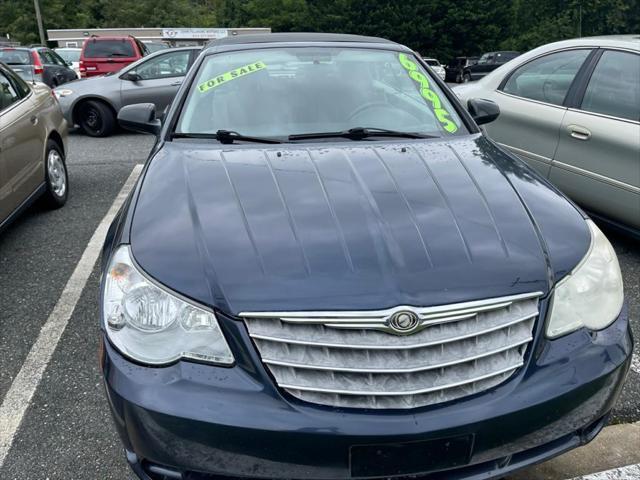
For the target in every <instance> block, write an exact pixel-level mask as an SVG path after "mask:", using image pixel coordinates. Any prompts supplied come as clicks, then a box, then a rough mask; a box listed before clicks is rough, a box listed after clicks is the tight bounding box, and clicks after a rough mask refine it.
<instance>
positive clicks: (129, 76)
mask: <svg viewBox="0 0 640 480" xmlns="http://www.w3.org/2000/svg"><path fill="white" fill-rule="evenodd" d="M120 78H121V79H122V80H128V81H130V82H139V81H140V80H142V77H141V76H140V75H138V74H137V73H136V72H127V73H124V74H123V75H122V76H121V77H120Z"/></svg>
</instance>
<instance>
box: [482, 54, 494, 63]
mask: <svg viewBox="0 0 640 480" xmlns="http://www.w3.org/2000/svg"><path fill="white" fill-rule="evenodd" d="M495 58H496V55H495V53H485V54H484V55H482V56H481V57H480V59H479V60H478V65H484V64H487V63H493V61H494V60H495Z"/></svg>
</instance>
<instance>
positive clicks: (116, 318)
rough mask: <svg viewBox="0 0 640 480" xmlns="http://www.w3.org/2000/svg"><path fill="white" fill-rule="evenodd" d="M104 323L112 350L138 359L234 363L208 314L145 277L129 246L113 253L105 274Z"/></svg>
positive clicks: (219, 331)
mask: <svg viewBox="0 0 640 480" xmlns="http://www.w3.org/2000/svg"><path fill="white" fill-rule="evenodd" d="M103 321H104V328H105V331H106V332H107V335H108V337H109V339H110V340H111V342H112V343H113V344H114V345H115V346H116V348H117V349H118V350H120V352H122V353H123V354H124V355H126V356H127V357H129V358H131V359H133V360H136V361H138V362H142V363H147V364H152V365H160V364H167V363H170V362H174V361H176V360H178V359H180V358H191V359H197V360H201V361H205V362H211V363H218V364H223V365H229V364H232V363H233V355H232V353H231V350H229V345H227V341H226V340H225V338H224V335H223V334H222V331H221V330H220V327H219V325H218V321H217V319H216V317H215V315H214V314H213V312H211V311H209V310H207V309H205V308H203V307H200V306H198V305H195V304H193V303H191V302H189V301H186V300H184V299H182V298H180V297H179V296H178V295H176V294H174V293H171V292H169V291H167V289H165V288H162V287H159V286H158V285H156V284H155V283H152V282H151V281H150V280H148V279H147V278H146V277H145V276H144V275H143V274H142V273H141V272H140V271H139V270H138V268H137V267H136V266H135V264H134V262H133V261H132V259H131V255H130V252H129V247H128V246H122V247H120V248H119V249H118V250H117V251H116V253H115V255H114V256H113V258H112V260H111V263H110V265H109V269H108V270H107V272H106V274H105V278H104V299H103Z"/></svg>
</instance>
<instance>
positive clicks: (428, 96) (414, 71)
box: [398, 53, 458, 133]
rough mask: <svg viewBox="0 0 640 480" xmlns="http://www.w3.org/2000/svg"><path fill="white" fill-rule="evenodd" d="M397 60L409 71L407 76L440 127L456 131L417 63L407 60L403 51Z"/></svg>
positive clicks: (455, 126) (453, 123)
mask: <svg viewBox="0 0 640 480" xmlns="http://www.w3.org/2000/svg"><path fill="white" fill-rule="evenodd" d="M398 60H399V61H400V64H401V65H402V66H403V67H404V68H405V69H406V70H407V72H409V77H411V79H412V80H414V81H415V82H417V84H418V86H419V88H420V95H422V98H424V99H425V100H427V101H428V102H430V103H431V105H432V106H433V112H434V114H435V116H436V118H437V119H438V121H439V122H440V123H441V124H442V128H444V129H445V130H446V131H447V132H449V133H454V132H456V131H457V130H458V126H457V125H456V124H455V122H454V121H453V120H452V119H451V118H450V116H449V112H447V111H446V110H445V109H444V108H442V101H441V100H440V97H439V96H438V94H437V93H436V92H434V91H433V90H431V88H429V79H428V78H427V77H426V76H425V75H424V74H423V73H422V72H421V71H420V70H418V65H416V64H415V63H414V62H412V61H411V60H409V57H407V55H405V54H404V53H401V54H400V55H399V56H398Z"/></svg>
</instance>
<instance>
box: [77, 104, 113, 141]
mask: <svg viewBox="0 0 640 480" xmlns="http://www.w3.org/2000/svg"><path fill="white" fill-rule="evenodd" d="M78 124H79V125H80V128H81V129H82V130H83V131H84V133H86V134H87V135H89V136H90V137H108V136H109V135H111V134H112V133H113V131H114V130H115V128H116V117H115V115H114V114H113V111H112V110H111V109H110V108H109V107H108V106H107V105H106V104H104V103H103V102H100V101H97V100H87V101H86V102H83V103H81V104H80V105H79V107H78Z"/></svg>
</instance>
